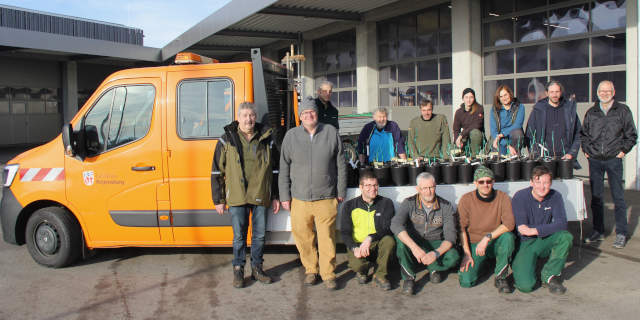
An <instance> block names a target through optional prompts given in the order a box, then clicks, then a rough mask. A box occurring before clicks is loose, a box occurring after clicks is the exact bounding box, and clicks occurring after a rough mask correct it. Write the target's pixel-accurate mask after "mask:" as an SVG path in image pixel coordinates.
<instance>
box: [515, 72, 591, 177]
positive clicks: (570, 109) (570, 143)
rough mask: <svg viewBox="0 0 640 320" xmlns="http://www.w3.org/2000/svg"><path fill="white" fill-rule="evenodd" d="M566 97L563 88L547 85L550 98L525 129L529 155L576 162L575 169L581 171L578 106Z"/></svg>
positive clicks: (536, 109)
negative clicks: (555, 157)
mask: <svg viewBox="0 0 640 320" xmlns="http://www.w3.org/2000/svg"><path fill="white" fill-rule="evenodd" d="M563 94H564V88H563V87H562V84H561V83H560V82H558V81H555V80H552V81H550V82H549V83H548V84H547V97H546V98H544V99H542V100H540V101H538V102H537V103H536V104H535V105H534V106H533V110H532V111H531V114H530V115H529V121H527V129H526V136H527V139H528V140H529V141H528V142H529V146H530V150H529V152H531V153H537V154H542V155H544V156H551V157H553V156H560V157H562V159H574V167H576V168H578V169H579V168H580V165H579V164H578V161H576V157H577V156H578V150H580V119H578V114H577V113H576V102H575V101H573V100H569V99H566V98H565V97H564V96H563ZM531 147H533V148H531Z"/></svg>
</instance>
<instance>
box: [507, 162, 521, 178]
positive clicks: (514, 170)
mask: <svg viewBox="0 0 640 320" xmlns="http://www.w3.org/2000/svg"><path fill="white" fill-rule="evenodd" d="M521 165H522V161H520V160H517V159H513V160H511V161H509V162H507V180H509V181H518V180H520V172H521V170H522V169H521V168H520V167H521Z"/></svg>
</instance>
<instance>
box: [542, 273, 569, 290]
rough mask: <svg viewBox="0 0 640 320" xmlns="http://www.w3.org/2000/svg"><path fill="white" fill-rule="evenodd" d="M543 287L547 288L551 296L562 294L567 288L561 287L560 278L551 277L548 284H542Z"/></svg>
mask: <svg viewBox="0 0 640 320" xmlns="http://www.w3.org/2000/svg"><path fill="white" fill-rule="evenodd" d="M542 286H543V287H546V288H549V292H551V293H553V294H564V293H565V292H566V291H567V288H566V287H565V286H563V285H562V278H560V277H558V276H551V278H550V279H549V283H542Z"/></svg>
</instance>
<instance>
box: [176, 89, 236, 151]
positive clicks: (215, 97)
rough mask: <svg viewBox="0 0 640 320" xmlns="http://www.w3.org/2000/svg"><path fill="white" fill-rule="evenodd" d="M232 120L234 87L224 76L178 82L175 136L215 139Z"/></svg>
mask: <svg viewBox="0 0 640 320" xmlns="http://www.w3.org/2000/svg"><path fill="white" fill-rule="evenodd" d="M231 121H233V88H232V85H231V81H229V80H227V79H207V80H187V81H182V82H181V83H180V84H179V85H178V135H179V136H180V137H182V138H217V137H220V136H222V134H223V133H224V126H226V125H227V124H229V123H231Z"/></svg>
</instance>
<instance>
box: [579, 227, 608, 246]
mask: <svg viewBox="0 0 640 320" xmlns="http://www.w3.org/2000/svg"><path fill="white" fill-rule="evenodd" d="M603 239H604V236H603V235H602V233H600V232H598V231H595V230H593V232H592V233H591V234H590V235H589V236H588V237H586V238H585V239H584V243H587V244H594V243H596V242H600V241H602V240H603Z"/></svg>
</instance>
